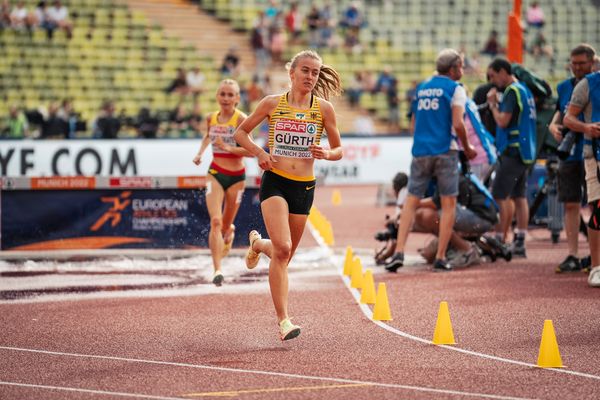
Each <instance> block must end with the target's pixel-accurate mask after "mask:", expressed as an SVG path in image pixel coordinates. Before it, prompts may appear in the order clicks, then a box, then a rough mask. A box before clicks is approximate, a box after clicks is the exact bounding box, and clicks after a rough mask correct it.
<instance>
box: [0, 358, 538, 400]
mask: <svg viewBox="0 0 600 400" xmlns="http://www.w3.org/2000/svg"><path fill="white" fill-rule="evenodd" d="M0 350H8V351H17V352H25V353H37V354H46V355H53V356H61V357H77V358H91V359H96V360H110V361H121V362H131V363H140V364H153V365H168V366H172V367H185V368H196V369H206V370H211V371H223V372H234V373H239V374H255V375H267V376H278V377H282V378H293V379H304V380H316V381H323V382H336V383H350V384H360V385H369V386H375V387H382V388H391V389H405V390H412V391H417V392H426V393H439V394H449V395H456V396H464V397H479V398H483V399H497V400H532V399H527V398H523V397H511V396H500V395H493V394H485V393H473V392H461V391H458V390H450V389H436V388H429V387H424V386H412V385H401V384H397V383H380V382H371V381H360V380H356V379H344V378H332V377H326V376H312V375H300V374H287V373H284V372H274V371H261V370H252V369H238V368H228V367H217V366H213V365H203V364H187V363H177V362H171V361H158V360H143V359H137V358H126V357H115V356H100V355H94V354H79V353H64V352H60V351H48V350H37V349H25V348H19V347H7V346H0ZM0 384H2V381H0ZM7 384H13V385H15V386H17V385H21V386H26V385H27V384H15V383H13V382H7ZM29 386H35V387H40V388H43V387H44V386H43V385H29ZM46 387H47V388H57V389H58V388H59V387H53V386H46ZM63 389H64V390H73V391H77V390H80V391H90V392H91V390H87V389H74V388H63ZM93 392H96V391H93ZM99 393H100V392H99ZM106 394H112V393H111V392H106ZM121 395H123V396H125V395H129V396H130V397H133V396H134V395H133V394H127V393H124V394H121ZM136 396H145V395H136ZM146 397H147V398H153V399H167V400H172V399H178V398H173V397H150V396H146Z"/></svg>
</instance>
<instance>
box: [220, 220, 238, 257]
mask: <svg viewBox="0 0 600 400" xmlns="http://www.w3.org/2000/svg"><path fill="white" fill-rule="evenodd" d="M234 239H235V225H234V224H231V240H230V241H229V242H225V240H223V253H222V254H221V256H222V257H226V256H227V254H229V250H231V246H232V245H233V240H234Z"/></svg>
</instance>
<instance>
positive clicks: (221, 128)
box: [208, 108, 241, 158]
mask: <svg viewBox="0 0 600 400" xmlns="http://www.w3.org/2000/svg"><path fill="white" fill-rule="evenodd" d="M240 114H241V111H240V110H238V109H237V108H236V109H235V111H234V113H233V115H232V116H231V118H230V119H229V121H227V122H225V123H224V124H220V123H219V119H218V118H219V112H218V111H217V112H214V113H212V115H211V117H210V125H209V126H210V127H209V128H208V137H209V138H210V141H211V142H214V141H215V139H216V138H218V137H220V138H221V139H222V140H223V142H224V143H226V144H228V145H230V146H233V147H236V146H237V143H236V141H235V140H234V139H233V133H234V132H235V129H236V128H237V125H238V118H239V116H240ZM212 152H213V157H215V158H218V157H221V158H241V157H240V156H237V155H235V154H231V153H230V152H228V151H225V150H223V149H221V148H220V147H217V146H212Z"/></svg>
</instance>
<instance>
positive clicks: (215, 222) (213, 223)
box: [210, 217, 223, 230]
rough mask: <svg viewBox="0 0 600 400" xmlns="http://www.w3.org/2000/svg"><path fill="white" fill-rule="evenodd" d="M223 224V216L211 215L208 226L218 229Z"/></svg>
mask: <svg viewBox="0 0 600 400" xmlns="http://www.w3.org/2000/svg"><path fill="white" fill-rule="evenodd" d="M222 226H223V218H221V217H212V218H211V219H210V228H211V229H213V230H220V229H221V227H222Z"/></svg>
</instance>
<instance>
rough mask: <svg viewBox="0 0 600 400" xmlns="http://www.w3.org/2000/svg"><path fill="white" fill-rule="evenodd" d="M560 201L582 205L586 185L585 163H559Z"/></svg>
mask: <svg viewBox="0 0 600 400" xmlns="http://www.w3.org/2000/svg"><path fill="white" fill-rule="evenodd" d="M557 176H558V201H560V202H562V203H581V200H582V199H583V187H584V185H585V167H584V165H583V161H560V162H559V163H558V174H557Z"/></svg>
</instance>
